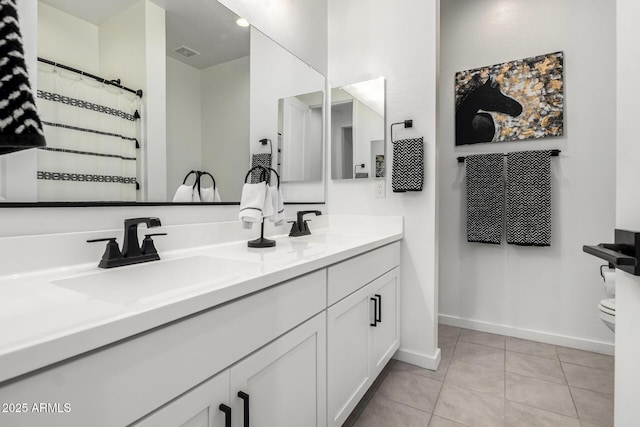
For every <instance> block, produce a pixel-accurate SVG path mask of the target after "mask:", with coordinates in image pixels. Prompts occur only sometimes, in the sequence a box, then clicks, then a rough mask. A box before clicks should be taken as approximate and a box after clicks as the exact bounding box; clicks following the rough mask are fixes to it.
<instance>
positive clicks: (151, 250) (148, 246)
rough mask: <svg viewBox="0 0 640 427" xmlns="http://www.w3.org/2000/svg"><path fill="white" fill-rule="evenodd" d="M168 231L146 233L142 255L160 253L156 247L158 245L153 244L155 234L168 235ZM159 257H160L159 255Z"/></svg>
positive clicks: (141, 249) (141, 250)
mask: <svg viewBox="0 0 640 427" xmlns="http://www.w3.org/2000/svg"><path fill="white" fill-rule="evenodd" d="M166 235H167V233H151V234H145V235H144V240H143V241H142V248H140V252H142V255H157V254H158V250H157V249H156V246H155V245H154V244H153V239H152V237H153V236H166ZM158 259H160V258H159V257H158Z"/></svg>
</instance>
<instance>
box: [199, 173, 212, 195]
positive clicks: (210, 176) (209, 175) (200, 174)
mask: <svg viewBox="0 0 640 427" xmlns="http://www.w3.org/2000/svg"><path fill="white" fill-rule="evenodd" d="M202 175H207V176H208V177H209V178H211V181H213V191H216V180H215V178H214V177H213V175H211V174H210V173H209V172H206V171H205V172H199V176H198V189H200V176H202Z"/></svg>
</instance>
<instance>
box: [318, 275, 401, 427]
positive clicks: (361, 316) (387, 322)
mask: <svg viewBox="0 0 640 427" xmlns="http://www.w3.org/2000/svg"><path fill="white" fill-rule="evenodd" d="M398 291H399V275H398V268H397V267H396V268H394V269H392V270H391V271H389V272H387V273H385V274H383V275H382V276H381V277H379V278H378V279H376V280H374V281H373V282H371V283H370V284H368V285H366V286H364V287H362V288H360V289H359V290H357V291H356V292H354V293H353V294H351V295H349V296H348V297H346V298H344V299H342V300H341V301H339V302H338V303H336V304H335V305H333V306H332V307H330V308H329V309H328V311H327V336H328V342H327V375H328V377H327V383H328V385H327V386H328V390H329V392H328V402H327V404H328V408H329V410H328V414H329V416H328V418H329V423H328V425H329V426H341V425H342V424H343V423H344V421H345V420H346V419H347V417H348V416H349V414H350V413H351V412H352V411H353V409H354V408H355V406H356V405H357V404H358V402H359V401H360V399H361V398H362V397H363V396H364V394H365V393H366V391H367V389H368V388H369V387H370V386H371V384H372V383H373V381H374V380H375V378H376V377H377V376H378V374H379V373H380V371H381V370H382V368H383V367H384V366H385V365H386V363H387V362H388V361H389V359H391V356H392V355H393V353H394V352H395V351H396V350H397V349H398V347H399V324H398Z"/></svg>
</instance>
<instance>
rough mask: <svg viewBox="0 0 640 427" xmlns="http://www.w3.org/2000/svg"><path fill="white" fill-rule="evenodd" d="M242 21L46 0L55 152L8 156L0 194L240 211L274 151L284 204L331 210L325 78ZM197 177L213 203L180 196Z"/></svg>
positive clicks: (159, 8)
mask: <svg viewBox="0 0 640 427" xmlns="http://www.w3.org/2000/svg"><path fill="white" fill-rule="evenodd" d="M239 19H240V17H239V16H237V15H236V14H234V13H233V12H232V11H230V10H229V9H227V8H226V7H225V6H223V5H222V4H220V3H219V2H217V1H215V0H119V1H108V2H96V1H91V2H88V1H86V0H39V1H38V57H39V58H41V59H44V60H46V61H50V62H53V63H56V65H54V64H51V63H50V62H46V61H45V62H43V61H38V66H37V68H38V70H37V71H38V78H37V87H38V99H37V102H38V108H39V111H40V115H41V118H42V120H43V123H44V130H45V136H46V139H47V147H45V148H44V149H32V150H26V151H24V152H20V153H16V154H15V155H14V154H11V155H6V156H2V157H1V158H0V180H1V181H2V182H1V183H0V193H2V194H0V199H1V200H2V201H4V202H96V203H101V202H107V203H108V202H153V203H164V202H172V201H173V200H174V198H175V200H176V201H180V202H197V201H201V202H214V201H215V202H217V201H220V202H233V203H237V202H239V200H240V195H241V190H242V185H243V183H244V177H245V174H246V172H247V170H248V169H249V168H250V167H251V164H252V159H253V158H254V155H256V154H261V153H267V152H268V153H269V155H270V157H271V160H270V161H271V162H272V166H273V167H274V169H276V170H277V171H278V172H280V173H281V174H282V175H283V181H284V182H285V183H287V184H285V185H288V186H289V187H290V189H289V190H286V189H285V196H284V197H285V201H286V202H323V201H324V192H323V190H322V191H318V188H323V186H322V179H323V176H322V171H323V169H324V168H323V152H324V150H323V141H324V135H323V134H322V130H323V126H324V125H323V124H324V111H323V105H324V92H323V91H324V85H325V79H324V76H322V75H321V74H320V73H318V72H317V71H315V70H314V69H312V68H311V67H309V66H308V65H307V64H305V63H304V62H303V61H301V60H300V59H299V58H297V57H295V56H294V55H293V54H291V53H290V52H289V51H287V50H286V49H285V48H283V47H282V46H280V45H278V44H277V43H275V42H274V41H273V40H271V39H270V38H269V37H267V36H265V35H264V34H262V33H260V31H258V30H256V29H255V28H253V27H250V26H249V27H247V26H242V25H239V22H238V21H239ZM240 24H242V22H240ZM283 25H286V23H283ZM66 67H71V68H74V69H77V70H81V71H83V72H85V73H88V74H92V75H95V76H100V77H104V78H106V79H108V80H109V79H116V78H117V79H120V82H121V84H122V85H124V86H126V87H128V88H131V89H133V91H134V92H135V91H136V90H138V89H141V90H142V93H143V94H142V97H141V98H140V97H138V96H137V95H136V94H135V93H131V92H128V91H125V90H121V89H118V88H116V87H114V86H109V85H104V84H101V83H99V82H97V81H96V80H95V79H92V78H91V77H87V76H82V75H80V74H78V73H75V72H72V71H70V70H68V69H67V68H66ZM292 99H297V100H299V101H300V103H305V104H306V106H307V110H306V111H300V112H299V114H297V115H296V113H292V112H291V109H290V106H291V104H293V102H289V101H290V100H292ZM285 105H286V108H284V106H285ZM283 108H284V109H283ZM285 113H287V114H289V117H288V118H285V116H284V114H285ZM261 140H263V141H264V140H268V142H269V144H268V145H266V146H265V145H264V144H263V143H261V142H260V141H261ZM191 171H199V172H201V173H190V172H191ZM198 176H200V185H201V187H205V188H210V187H211V186H212V185H213V182H214V181H215V186H216V190H217V192H216V195H217V197H215V198H211V199H209V198H205V197H197V198H196V197H194V198H193V199H192V200H191V201H188V200H185V199H184V198H183V197H182V196H184V194H182V196H181V197H178V198H176V195H177V194H179V193H178V189H179V188H180V187H181V186H182V185H183V184H185V185H191V184H193V183H194V182H195V179H196V178H197V177H198ZM185 178H186V182H185ZM308 188H310V189H311V190H310V191H307V189H308ZM207 194H209V193H207ZM212 194H213V193H212ZM207 197H208V196H207ZM0 206H1V204H0Z"/></svg>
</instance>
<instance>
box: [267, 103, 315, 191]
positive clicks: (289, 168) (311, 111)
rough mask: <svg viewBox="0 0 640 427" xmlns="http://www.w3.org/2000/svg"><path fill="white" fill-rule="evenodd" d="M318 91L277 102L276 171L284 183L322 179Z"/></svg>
mask: <svg viewBox="0 0 640 427" xmlns="http://www.w3.org/2000/svg"><path fill="white" fill-rule="evenodd" d="M323 103H324V92H322V91H317V92H312V93H307V94H303V95H298V96H290V97H287V98H280V99H279V100H278V144H277V147H278V150H277V152H278V157H277V160H278V162H277V171H278V173H279V174H280V177H281V178H282V181H283V182H291V181H318V180H320V179H322V162H321V161H318V160H319V159H321V158H322V111H323V110H322V106H323Z"/></svg>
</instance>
